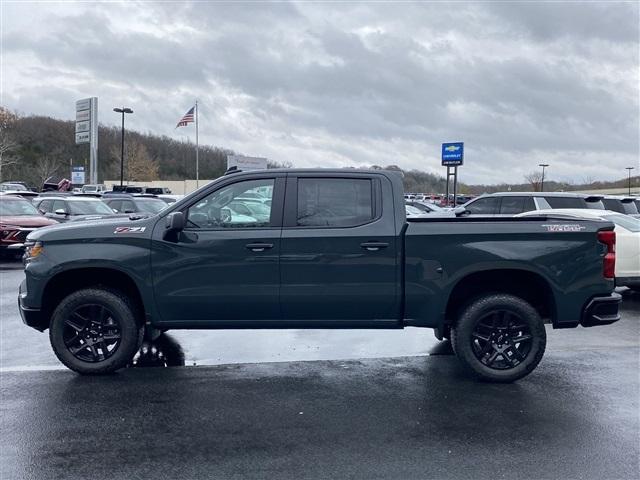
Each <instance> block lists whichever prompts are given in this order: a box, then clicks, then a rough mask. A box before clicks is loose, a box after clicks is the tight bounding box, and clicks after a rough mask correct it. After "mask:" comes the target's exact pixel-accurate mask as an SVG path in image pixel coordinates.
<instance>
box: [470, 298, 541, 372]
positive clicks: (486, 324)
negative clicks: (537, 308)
mask: <svg viewBox="0 0 640 480" xmlns="http://www.w3.org/2000/svg"><path fill="white" fill-rule="evenodd" d="M532 340H533V335H531V330H530V328H529V326H528V325H527V324H526V323H525V322H524V321H523V320H522V318H520V316H519V315H518V314H516V313H514V312H510V311H507V310H496V311H493V312H490V313H488V314H486V315H485V316H483V317H481V318H480V319H479V320H478V322H477V323H476V325H475V328H474V330H473V333H472V334H471V347H472V349H473V353H474V354H475V356H476V358H477V359H478V360H479V361H480V362H481V363H482V364H483V365H486V366H487V367H489V368H493V369H496V370H507V369H510V368H514V367H517V366H518V365H519V364H520V363H522V362H523V361H524V360H525V359H526V358H527V355H529V353H530V352H531V343H532Z"/></svg>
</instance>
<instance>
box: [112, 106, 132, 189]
mask: <svg viewBox="0 0 640 480" xmlns="http://www.w3.org/2000/svg"><path fill="white" fill-rule="evenodd" d="M113 111H114V112H116V113H121V114H122V145H121V150H120V186H121V187H122V183H123V180H124V114H125V113H133V110H131V109H130V108H127V107H122V108H114V109H113Z"/></svg>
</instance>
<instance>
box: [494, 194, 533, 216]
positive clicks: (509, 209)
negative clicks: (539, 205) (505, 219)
mask: <svg viewBox="0 0 640 480" xmlns="http://www.w3.org/2000/svg"><path fill="white" fill-rule="evenodd" d="M535 209H536V206H535V203H534V202H533V197H511V196H505V197H502V203H501V204H500V213H501V214H503V215H516V214H518V213H523V212H530V211H531V210H535Z"/></svg>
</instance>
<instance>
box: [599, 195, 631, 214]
mask: <svg viewBox="0 0 640 480" xmlns="http://www.w3.org/2000/svg"><path fill="white" fill-rule="evenodd" d="M602 203H603V204H604V208H605V210H612V211H614V212H618V213H626V212H625V211H624V207H623V206H622V202H621V201H620V200H618V199H617V198H603V199H602Z"/></svg>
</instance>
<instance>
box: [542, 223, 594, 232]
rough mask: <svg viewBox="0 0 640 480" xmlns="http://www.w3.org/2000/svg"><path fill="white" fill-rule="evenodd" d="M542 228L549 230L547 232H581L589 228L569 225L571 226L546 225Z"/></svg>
mask: <svg viewBox="0 0 640 480" xmlns="http://www.w3.org/2000/svg"><path fill="white" fill-rule="evenodd" d="M542 226H543V227H544V228H546V229H547V232H579V231H581V230H584V229H585V228H587V227H585V226H584V225H577V224H569V225H566V224H561V225H553V224H544V225H542Z"/></svg>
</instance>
